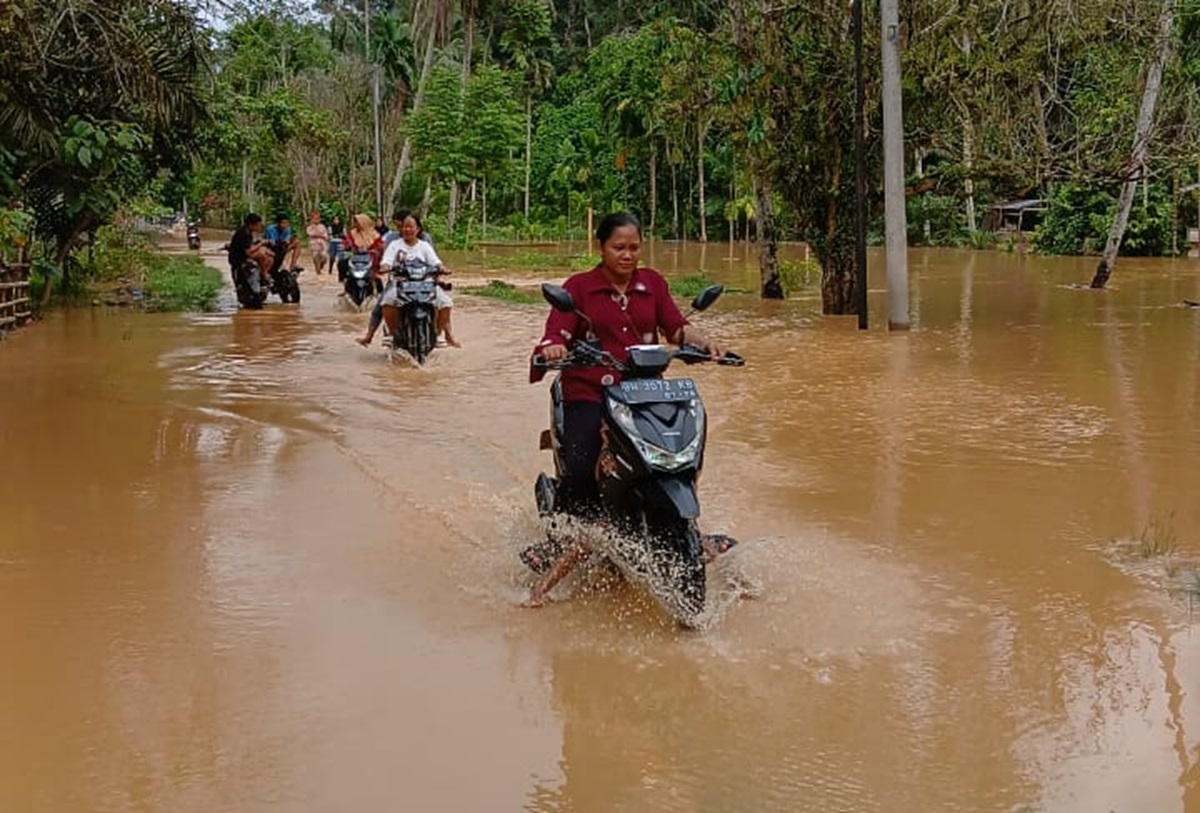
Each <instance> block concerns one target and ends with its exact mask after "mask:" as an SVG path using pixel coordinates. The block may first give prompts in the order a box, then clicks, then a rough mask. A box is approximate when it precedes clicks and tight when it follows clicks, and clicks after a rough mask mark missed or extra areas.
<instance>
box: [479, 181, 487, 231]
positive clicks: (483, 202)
mask: <svg viewBox="0 0 1200 813" xmlns="http://www.w3.org/2000/svg"><path fill="white" fill-rule="evenodd" d="M479 208H480V209H481V210H482V211H483V233H484V237H485V239H486V236H487V181H480V182H479Z"/></svg>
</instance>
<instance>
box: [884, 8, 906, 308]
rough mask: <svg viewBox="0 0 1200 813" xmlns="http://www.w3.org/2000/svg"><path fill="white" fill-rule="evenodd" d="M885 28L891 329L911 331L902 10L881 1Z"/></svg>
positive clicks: (886, 211) (885, 120)
mask: <svg viewBox="0 0 1200 813" xmlns="http://www.w3.org/2000/svg"><path fill="white" fill-rule="evenodd" d="M879 15H880V18H881V22H882V27H883V36H882V37H881V41H882V46H883V205H884V218H885V220H884V222H885V227H886V246H887V286H888V328H889V329H890V330H908V235H907V233H906V230H907V222H906V221H907V218H906V217H905V214H904V108H903V105H902V103H901V91H900V9H899V3H898V0H880V3H879Z"/></svg>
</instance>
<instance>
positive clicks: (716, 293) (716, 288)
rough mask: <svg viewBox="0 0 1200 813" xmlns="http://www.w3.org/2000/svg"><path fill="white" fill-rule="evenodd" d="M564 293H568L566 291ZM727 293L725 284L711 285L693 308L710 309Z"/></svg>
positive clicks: (696, 299) (697, 299) (699, 294)
mask: <svg viewBox="0 0 1200 813" xmlns="http://www.w3.org/2000/svg"><path fill="white" fill-rule="evenodd" d="M563 293H566V292H565V291H564V292H563ZM723 293H725V286H724V285H710V286H708V287H707V288H705V289H704V290H703V291H701V292H700V293H698V294H696V298H695V299H693V300H692V310H694V311H703V310H708V308H709V307H711V306H712V303H714V302H716V301H717V300H718V299H720V298H721V294H723Z"/></svg>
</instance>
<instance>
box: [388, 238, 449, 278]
mask: <svg viewBox="0 0 1200 813" xmlns="http://www.w3.org/2000/svg"><path fill="white" fill-rule="evenodd" d="M401 257H404V258H405V259H409V260H417V261H419V262H423V263H425V265H427V266H429V267H430V268H438V267H439V266H441V264H442V261H441V259H440V258H439V257H438V255H437V252H436V251H434V250H433V246H431V245H429V243H426V242H425V241H424V240H418V241H417V242H416V243H414V244H413V245H411V246H410V245H409V244H408V243H406V242H404V240H393V241H392V242H390V243H388V246H387V248H385V249H384V250H383V259H382V260H381V261H380V263H379V267H380V269H381V270H385V271H386V270H388V269H390V268H391V267H392V266H394V265H395V264H396V263H397V262H399V261H400V258H401Z"/></svg>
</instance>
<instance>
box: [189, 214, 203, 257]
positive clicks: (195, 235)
mask: <svg viewBox="0 0 1200 813" xmlns="http://www.w3.org/2000/svg"><path fill="white" fill-rule="evenodd" d="M187 244H188V248H190V249H192V250H193V251H198V250H199V249H200V223H199V222H197V221H195V220H191V221H188V224H187Z"/></svg>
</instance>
